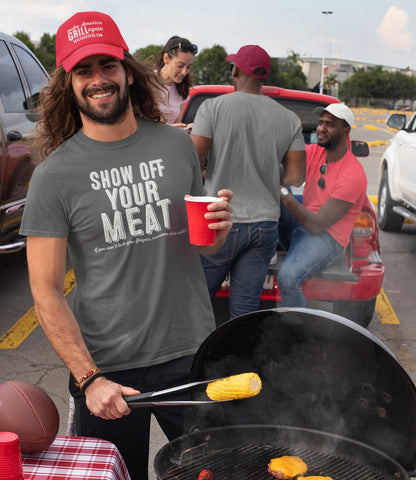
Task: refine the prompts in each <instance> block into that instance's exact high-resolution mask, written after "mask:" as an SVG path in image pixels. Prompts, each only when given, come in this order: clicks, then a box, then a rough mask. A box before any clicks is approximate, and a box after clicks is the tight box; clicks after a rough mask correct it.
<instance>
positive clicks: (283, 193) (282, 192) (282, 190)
mask: <svg viewBox="0 0 416 480" xmlns="http://www.w3.org/2000/svg"><path fill="white" fill-rule="evenodd" d="M289 193H290V192H289V190H288V189H287V188H286V187H283V186H282V187H280V198H285V197H287V196H288V195H289Z"/></svg>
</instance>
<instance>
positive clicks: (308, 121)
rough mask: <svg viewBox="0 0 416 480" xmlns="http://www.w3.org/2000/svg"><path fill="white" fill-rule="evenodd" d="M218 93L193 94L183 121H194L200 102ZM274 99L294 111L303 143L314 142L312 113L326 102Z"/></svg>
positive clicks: (314, 124)
mask: <svg viewBox="0 0 416 480" xmlns="http://www.w3.org/2000/svg"><path fill="white" fill-rule="evenodd" d="M216 96H218V94H215V93H212V94H206V93H204V94H201V95H195V96H194V97H192V98H191V100H190V102H189V105H188V106H187V109H186V112H185V116H184V119H183V122H184V123H192V122H193V121H194V118H195V115H196V112H197V110H198V108H199V107H200V106H201V104H202V103H203V102H204V101H205V100H207V99H208V98H214V97H216ZM270 98H273V100H276V101H277V102H279V103H280V104H281V105H283V106H284V107H286V108H288V109H289V110H292V111H293V112H295V113H296V114H297V115H298V117H299V118H300V121H301V123H302V129H303V136H304V138H305V143H307V144H309V143H316V142H317V138H316V127H317V126H318V117H317V116H316V115H315V114H314V113H313V111H314V109H315V108H316V107H326V106H327V104H326V103H322V102H317V101H310V100H304V99H295V98H284V97H270Z"/></svg>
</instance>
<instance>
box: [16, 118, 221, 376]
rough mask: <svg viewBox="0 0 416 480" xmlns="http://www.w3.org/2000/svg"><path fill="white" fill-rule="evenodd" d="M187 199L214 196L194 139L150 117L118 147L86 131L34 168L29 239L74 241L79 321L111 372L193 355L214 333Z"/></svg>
mask: <svg viewBox="0 0 416 480" xmlns="http://www.w3.org/2000/svg"><path fill="white" fill-rule="evenodd" d="M185 194H193V195H201V194H202V195H203V194H205V192H204V188H203V185H202V180H201V172H200V167H199V161H198V158H197V154H196V151H195V148H194V146H193V143H192V141H191V140H190V138H189V135H188V134H187V133H185V132H184V131H182V130H180V129H176V128H174V127H171V126H167V125H162V124H156V123H154V122H151V121H147V120H139V121H138V129H137V131H136V132H135V133H134V134H133V135H131V136H129V137H128V138H125V139H123V140H121V141H116V142H98V141H95V140H92V139H90V138H88V137H86V136H85V135H84V134H83V133H82V132H81V131H80V132H78V133H77V134H75V135H74V136H73V137H71V138H70V139H69V140H68V141H66V142H65V143H63V144H62V145H61V146H60V147H59V148H57V149H56V150H55V152H54V153H53V154H52V155H50V157H49V158H48V159H46V160H45V161H44V162H42V163H41V164H39V166H37V167H36V169H35V172H34V175H33V178H32V180H31V184H30V188H29V195H28V199H27V204H26V207H25V211H24V216H23V221H22V227H21V234H23V235H30V236H43V237H58V238H67V239H68V251H69V255H70V258H71V263H72V266H73V269H74V273H75V276H76V280H77V288H76V293H75V303H74V314H75V316H76V318H77V320H78V322H79V325H80V327H81V331H82V334H83V337H84V340H85V342H86V345H87V347H88V349H89V351H90V352H91V354H92V356H93V358H94V361H95V362H96V363H97V365H98V366H99V367H100V368H101V369H102V370H103V371H115V370H124V369H130V368H137V367H144V366H149V365H153V364H159V363H163V362H166V361H169V360H172V359H175V358H179V357H181V356H184V355H189V354H193V353H195V352H196V350H197V349H198V347H199V345H200V344H201V342H202V341H203V340H204V339H205V338H206V336H207V335H209V333H211V331H212V330H213V329H214V328H215V322H214V316H213V312H212V307H211V303H210V299H209V295H208V289H207V285H206V281H205V276H204V273H203V270H202V266H201V263H200V259H199V255H198V251H197V249H196V247H193V246H191V245H190V243H189V239H188V230H187V219H186V209H185V201H184V195H185Z"/></svg>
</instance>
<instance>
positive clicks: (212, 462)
mask: <svg viewBox="0 0 416 480" xmlns="http://www.w3.org/2000/svg"><path fill="white" fill-rule="evenodd" d="M203 447H204V446H201V449H199V453H195V451H194V452H193V453H192V457H188V458H187V459H182V460H180V461H178V465H175V466H172V467H171V468H169V470H167V471H166V472H165V473H164V475H163V477H162V480H195V479H197V478H198V475H199V473H200V472H201V470H203V469H206V468H207V469H209V470H211V471H212V473H213V475H214V479H215V480H242V479H243V480H271V479H273V478H274V477H273V476H272V475H271V474H269V473H268V472H267V466H268V464H269V462H270V459H272V458H275V457H281V456H283V455H294V456H297V457H300V458H302V460H303V461H304V462H305V463H306V465H307V466H308V472H307V475H316V476H329V477H331V478H333V479H334V480H351V479H352V478H355V479H359V480H387V479H389V480H390V479H391V478H392V477H391V475H389V476H386V474H383V472H377V471H375V470H374V469H373V468H370V467H368V466H365V465H361V464H359V463H357V462H354V461H352V460H349V459H345V458H342V457H339V456H336V455H331V454H327V453H322V452H319V451H313V450H311V449H306V448H301V447H298V448H292V447H291V448H290V449H289V448H285V447H275V446H271V445H263V444H255V445H241V446H237V447H234V448H227V449H222V450H212V451H209V452H204V451H203Z"/></svg>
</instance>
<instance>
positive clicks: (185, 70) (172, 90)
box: [156, 35, 198, 130]
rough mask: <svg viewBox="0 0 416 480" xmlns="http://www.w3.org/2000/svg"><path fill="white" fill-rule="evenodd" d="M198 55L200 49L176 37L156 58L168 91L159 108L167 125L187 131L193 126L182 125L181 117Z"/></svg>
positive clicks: (184, 39)
mask: <svg viewBox="0 0 416 480" xmlns="http://www.w3.org/2000/svg"><path fill="white" fill-rule="evenodd" d="M197 53H198V47H197V46H196V45H195V44H194V43H191V42H190V41H189V40H187V39H186V38H182V37H178V36H176V35H175V36H173V37H171V38H170V39H169V40H168V41H167V43H166V45H165V46H164V47H163V48H162V50H161V51H160V52H159V54H158V56H157V58H156V70H157V73H158V75H159V76H160V79H161V80H162V82H163V83H164V85H165V86H166V89H167V92H166V95H165V97H164V98H163V101H162V103H161V104H160V105H159V108H160V110H161V111H162V113H163V114H164V116H165V120H166V123H168V124H170V125H174V126H175V127H181V128H185V129H187V130H188V129H190V127H191V126H192V125H191V124H189V125H186V124H184V123H180V117H181V113H182V109H183V105H184V103H185V102H186V100H187V99H188V96H189V89H190V87H191V86H192V79H191V76H190V70H191V66H192V64H193V62H194V58H195V55H196V54H197Z"/></svg>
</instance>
